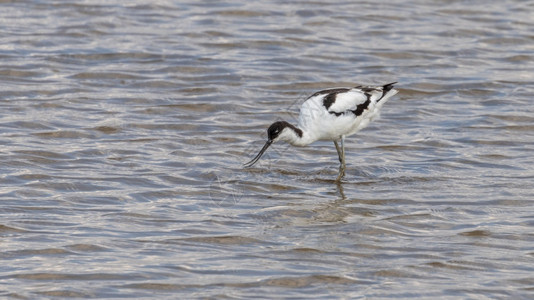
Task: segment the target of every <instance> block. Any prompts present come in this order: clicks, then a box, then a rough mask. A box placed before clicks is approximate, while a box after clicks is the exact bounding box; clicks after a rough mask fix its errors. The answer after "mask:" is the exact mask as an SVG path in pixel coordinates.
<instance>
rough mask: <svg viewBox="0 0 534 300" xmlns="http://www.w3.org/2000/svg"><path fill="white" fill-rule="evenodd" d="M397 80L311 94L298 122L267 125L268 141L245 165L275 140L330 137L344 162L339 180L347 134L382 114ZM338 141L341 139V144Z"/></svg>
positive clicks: (300, 142) (302, 143) (297, 143)
mask: <svg viewBox="0 0 534 300" xmlns="http://www.w3.org/2000/svg"><path fill="white" fill-rule="evenodd" d="M395 83H396V82H393V83H388V84H385V85H383V86H356V87H353V88H333V89H327V90H323V91H319V92H317V93H315V94H313V95H311V96H310V97H309V98H308V99H306V101H305V102H304V103H303V104H302V106H301V108H300V114H299V119H298V125H297V126H294V125H291V124H290V123H288V122H286V121H278V122H274V123H273V124H272V125H271V126H270V127H269V129H267V135H268V140H267V143H265V146H263V148H262V149H261V151H260V153H258V155H256V157H254V158H253V159H252V160H251V161H250V162H248V163H246V164H245V167H250V166H252V165H254V164H255V163H256V162H257V161H258V160H259V159H260V157H261V156H262V155H263V153H264V152H265V151H266V150H267V148H269V146H270V145H271V144H272V143H273V142H277V141H285V142H288V143H290V144H291V145H294V146H305V145H308V144H311V143H313V142H315V141H318V140H331V141H333V142H334V145H335V146H336V150H337V152H338V156H339V162H340V163H341V165H340V169H339V176H338V177H337V179H336V181H340V180H341V178H343V176H344V175H345V148H344V140H345V137H347V136H350V135H353V134H355V133H356V132H358V131H360V130H361V129H363V128H365V127H366V126H367V125H369V123H370V122H371V121H372V120H373V119H374V118H376V117H377V116H378V115H379V113H380V109H381V108H382V106H383V105H384V103H386V101H387V100H388V99H389V98H391V97H392V96H393V95H395V94H397V92H398V91H397V90H395V89H393V85H394V84H395ZM338 141H341V147H339V145H338V143H337V142H338Z"/></svg>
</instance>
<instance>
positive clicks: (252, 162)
mask: <svg viewBox="0 0 534 300" xmlns="http://www.w3.org/2000/svg"><path fill="white" fill-rule="evenodd" d="M272 143H273V141H272V140H269V141H267V143H265V145H263V148H261V150H260V153H258V155H256V157H254V158H253V159H252V160H251V161H249V162H248V163H245V164H243V167H245V168H249V167H252V165H254V164H255V163H256V162H257V161H258V160H260V158H261V156H262V155H263V153H264V152H265V150H267V148H269V146H271V144H272Z"/></svg>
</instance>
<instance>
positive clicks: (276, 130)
mask: <svg viewBox="0 0 534 300" xmlns="http://www.w3.org/2000/svg"><path fill="white" fill-rule="evenodd" d="M289 126H290V125H289V123H287V122H286V121H277V122H274V123H273V124H271V126H269V129H267V137H268V139H269V141H274V140H275V139H276V138H277V137H278V136H279V135H280V134H281V133H282V131H283V130H284V128H286V127H289Z"/></svg>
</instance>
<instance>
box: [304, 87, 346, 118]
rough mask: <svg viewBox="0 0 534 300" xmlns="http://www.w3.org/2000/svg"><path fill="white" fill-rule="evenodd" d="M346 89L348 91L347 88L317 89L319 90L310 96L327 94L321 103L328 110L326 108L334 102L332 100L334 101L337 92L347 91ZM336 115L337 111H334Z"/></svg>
mask: <svg viewBox="0 0 534 300" xmlns="http://www.w3.org/2000/svg"><path fill="white" fill-rule="evenodd" d="M348 91H350V89H349V88H338V89H329V90H324V91H319V92H317V93H315V94H313V95H312V96H311V97H315V96H319V95H324V94H327V95H326V96H325V97H324V99H323V105H324V107H325V108H326V110H328V109H330V106H332V104H334V102H336V98H337V94H339V93H345V92H348ZM311 97H310V98H311ZM330 113H332V112H330ZM336 115H337V116H339V115H338V114H337V113H336Z"/></svg>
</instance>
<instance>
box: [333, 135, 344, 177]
mask: <svg viewBox="0 0 534 300" xmlns="http://www.w3.org/2000/svg"><path fill="white" fill-rule="evenodd" d="M334 144H335V145H336V150H337V154H338V155H339V162H340V163H341V165H340V166H339V175H338V176H337V179H336V181H337V182H339V181H341V178H343V177H344V176H345V136H344V135H342V136H341V149H340V148H339V146H338V144H337V142H336V141H334Z"/></svg>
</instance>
